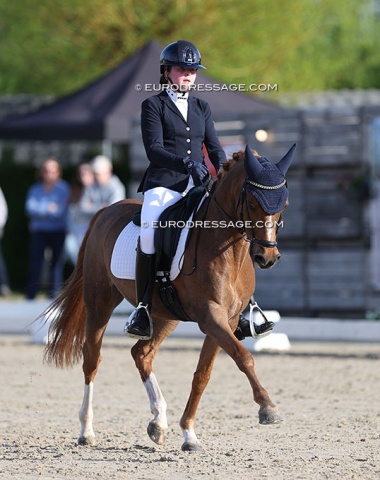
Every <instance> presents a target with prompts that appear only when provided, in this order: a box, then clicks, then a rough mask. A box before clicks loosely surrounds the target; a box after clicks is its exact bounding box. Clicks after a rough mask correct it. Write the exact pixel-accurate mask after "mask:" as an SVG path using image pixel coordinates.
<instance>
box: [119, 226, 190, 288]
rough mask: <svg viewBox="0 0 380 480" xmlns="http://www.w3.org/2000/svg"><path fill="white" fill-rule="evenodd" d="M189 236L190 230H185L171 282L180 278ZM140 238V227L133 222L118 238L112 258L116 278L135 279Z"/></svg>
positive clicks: (180, 240)
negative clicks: (137, 248)
mask: <svg viewBox="0 0 380 480" xmlns="http://www.w3.org/2000/svg"><path fill="white" fill-rule="evenodd" d="M188 234H189V228H187V227H186V228H183V229H182V232H181V235H180V238H179V242H178V247H177V251H176V253H175V255H174V258H173V262H172V266H171V270H170V280H172V281H173V280H174V279H176V278H177V277H178V275H179V272H180V271H181V268H182V264H183V253H184V250H185V244H186V239H187V236H188ZM139 236H140V227H138V226H137V225H135V224H134V223H133V222H129V223H128V225H127V226H126V227H125V228H124V229H123V230H122V232H121V233H120V235H119V236H118V238H117V240H116V243H115V246H114V248H113V252H112V257H111V272H112V275H114V276H115V277H116V278H123V279H126V280H134V279H135V269H136V247H137V240H138V238H139Z"/></svg>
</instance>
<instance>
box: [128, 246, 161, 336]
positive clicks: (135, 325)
mask: <svg viewBox="0 0 380 480" xmlns="http://www.w3.org/2000/svg"><path fill="white" fill-rule="evenodd" d="M155 273H156V254H152V255H148V254H146V253H143V252H142V251H141V250H140V242H139V243H138V245H137V255H136V298H137V307H136V308H135V310H133V312H132V313H131V315H130V316H129V318H128V321H127V323H126V325H125V327H124V335H127V336H129V337H132V338H138V339H139V340H149V339H150V338H152V334H153V325H152V318H151V316H150V311H151V308H152V296H153V287H154V282H155Z"/></svg>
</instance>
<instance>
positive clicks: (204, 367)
mask: <svg viewBox="0 0 380 480" xmlns="http://www.w3.org/2000/svg"><path fill="white" fill-rule="evenodd" d="M219 351H220V347H218V345H216V343H215V342H213V341H212V340H211V338H210V337H208V336H206V338H205V341H204V343H203V346H202V350H201V353H200V356H199V361H198V365H197V369H196V371H195V373H194V377H193V383H192V386H191V393H190V397H189V400H188V401H187V405H186V408H185V411H184V413H183V415H182V418H181V420H180V426H181V429H182V433H183V437H184V442H183V444H182V450H184V451H189V452H192V451H197V450H201V446H200V442H199V441H198V439H197V436H196V434H195V430H194V423H195V414H196V411H197V408H198V405H199V402H200V400H201V397H202V394H203V392H204V390H205V388H206V386H207V384H208V382H209V380H210V376H211V371H212V367H213V365H214V362H215V359H216V356H217V354H218V353H219Z"/></svg>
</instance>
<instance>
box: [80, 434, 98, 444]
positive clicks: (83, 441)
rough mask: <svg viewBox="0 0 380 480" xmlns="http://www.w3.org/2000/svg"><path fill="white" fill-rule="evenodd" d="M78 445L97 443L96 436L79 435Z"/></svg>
mask: <svg viewBox="0 0 380 480" xmlns="http://www.w3.org/2000/svg"><path fill="white" fill-rule="evenodd" d="M78 445H96V440H95V437H94V436H90V437H79V438H78Z"/></svg>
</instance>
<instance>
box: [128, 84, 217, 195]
mask: <svg viewBox="0 0 380 480" xmlns="http://www.w3.org/2000/svg"><path fill="white" fill-rule="evenodd" d="M141 131H142V138H143V142H144V146H145V151H146V154H147V156H148V159H149V161H150V165H149V167H148V168H147V170H146V172H145V174H144V177H143V179H142V181H141V183H140V186H139V188H138V191H139V192H146V191H147V190H150V189H151V188H154V187H166V188H169V189H171V190H175V191H177V192H183V191H184V190H185V189H186V187H187V184H188V181H189V174H188V173H187V172H186V169H185V167H184V164H183V159H184V158H186V157H190V159H191V160H193V161H194V162H199V163H203V161H204V156H203V152H202V146H203V144H204V145H205V147H206V149H207V152H208V155H209V158H210V160H211V162H212V164H213V165H214V167H215V169H216V171H218V169H219V166H220V165H221V164H222V163H223V162H224V161H225V160H226V154H225V153H224V150H223V149H222V147H221V145H220V142H219V139H218V136H217V134H216V131H215V127H214V121H213V118H212V115H211V110H210V107H209V105H208V103H207V102H205V101H204V100H201V99H199V98H196V97H191V96H189V97H188V113H187V121H186V120H185V119H184V118H183V116H182V115H181V113H180V111H179V110H178V108H177V107H176V105H175V104H174V102H173V101H172V100H171V99H170V98H169V96H168V94H167V93H166V92H165V91H163V92H161V93H160V94H158V95H154V96H152V97H150V98H148V99H146V100H145V101H144V102H143V103H142V107H141Z"/></svg>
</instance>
